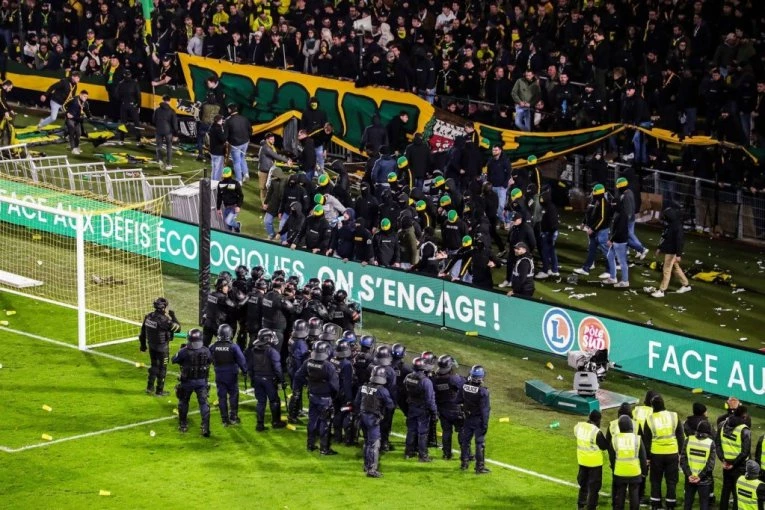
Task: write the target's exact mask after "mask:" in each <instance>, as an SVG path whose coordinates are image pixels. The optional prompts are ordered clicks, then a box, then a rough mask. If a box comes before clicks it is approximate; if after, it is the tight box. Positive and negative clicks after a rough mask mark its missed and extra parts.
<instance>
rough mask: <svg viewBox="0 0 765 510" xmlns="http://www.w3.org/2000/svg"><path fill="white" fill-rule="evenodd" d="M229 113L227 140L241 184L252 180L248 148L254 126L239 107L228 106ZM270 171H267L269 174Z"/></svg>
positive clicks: (225, 125)
mask: <svg viewBox="0 0 765 510" xmlns="http://www.w3.org/2000/svg"><path fill="white" fill-rule="evenodd" d="M228 111H229V113H230V114H231V115H230V116H229V118H228V119H226V123H225V124H224V130H225V133H226V140H227V141H228V144H229V145H230V146H231V161H232V163H233V170H234V175H235V176H236V177H237V179H238V180H239V181H240V182H244V181H246V180H247V179H249V178H250V171H249V170H248V169H247V160H246V159H245V156H246V155H247V146H248V145H249V144H250V134H251V133H252V124H250V121H249V120H247V117H245V116H244V115H241V114H240V113H239V106H237V105H236V104H230V105H228ZM268 170H269V169H266V170H265V171H266V172H267V171H268Z"/></svg>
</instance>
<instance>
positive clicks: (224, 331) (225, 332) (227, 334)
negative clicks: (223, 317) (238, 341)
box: [218, 324, 234, 342]
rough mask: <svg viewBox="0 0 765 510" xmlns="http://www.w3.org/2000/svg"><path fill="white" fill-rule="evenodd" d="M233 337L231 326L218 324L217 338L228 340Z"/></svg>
mask: <svg viewBox="0 0 765 510" xmlns="http://www.w3.org/2000/svg"><path fill="white" fill-rule="evenodd" d="M233 337H234V330H233V329H231V326H229V325H228V324H221V325H220V326H218V340H223V341H224V342H230V341H231V339H232V338H233Z"/></svg>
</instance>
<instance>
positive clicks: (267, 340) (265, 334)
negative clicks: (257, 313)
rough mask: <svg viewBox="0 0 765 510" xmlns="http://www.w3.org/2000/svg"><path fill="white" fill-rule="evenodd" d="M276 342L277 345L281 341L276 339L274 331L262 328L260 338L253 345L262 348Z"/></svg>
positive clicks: (259, 333) (259, 332)
mask: <svg viewBox="0 0 765 510" xmlns="http://www.w3.org/2000/svg"><path fill="white" fill-rule="evenodd" d="M274 340H276V343H278V342H279V339H278V338H277V337H276V333H274V331H273V330H271V329H268V328H262V329H261V330H260V331H258V337H257V339H256V340H255V343H254V344H253V345H256V346H261V345H268V344H273V343H274Z"/></svg>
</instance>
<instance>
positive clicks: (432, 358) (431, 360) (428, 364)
mask: <svg viewBox="0 0 765 510" xmlns="http://www.w3.org/2000/svg"><path fill="white" fill-rule="evenodd" d="M420 357H421V358H422V359H424V360H425V369H426V370H427V371H428V372H431V371H432V370H433V369H434V368H435V366H436V361H437V359H436V355H435V354H433V353H432V352H430V351H425V352H423V353H422V354H420Z"/></svg>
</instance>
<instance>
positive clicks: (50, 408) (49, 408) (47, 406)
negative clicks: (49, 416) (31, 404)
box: [42, 404, 53, 412]
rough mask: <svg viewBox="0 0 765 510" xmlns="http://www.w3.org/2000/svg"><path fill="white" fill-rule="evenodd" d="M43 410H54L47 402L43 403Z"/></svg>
mask: <svg viewBox="0 0 765 510" xmlns="http://www.w3.org/2000/svg"><path fill="white" fill-rule="evenodd" d="M42 410H43V411H48V412H51V411H53V408H52V407H51V406H49V405H47V404H43V406H42Z"/></svg>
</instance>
